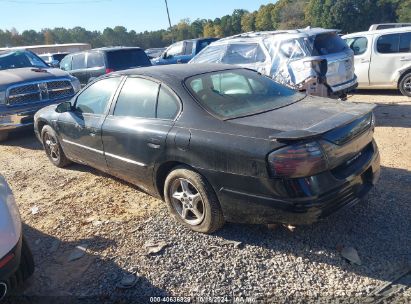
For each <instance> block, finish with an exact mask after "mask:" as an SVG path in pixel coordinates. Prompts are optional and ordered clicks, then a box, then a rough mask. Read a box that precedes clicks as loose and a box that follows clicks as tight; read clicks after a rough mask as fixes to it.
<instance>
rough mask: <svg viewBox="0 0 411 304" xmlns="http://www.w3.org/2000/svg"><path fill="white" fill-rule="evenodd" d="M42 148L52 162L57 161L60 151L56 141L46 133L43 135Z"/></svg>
mask: <svg viewBox="0 0 411 304" xmlns="http://www.w3.org/2000/svg"><path fill="white" fill-rule="evenodd" d="M44 147H45V149H46V152H47V155H49V156H50V157H51V159H52V160H53V161H58V160H59V157H60V149H59V145H58V142H57V139H56V138H54V137H53V136H51V135H50V134H49V133H48V132H47V133H46V134H44Z"/></svg>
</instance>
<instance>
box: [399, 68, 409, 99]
mask: <svg viewBox="0 0 411 304" xmlns="http://www.w3.org/2000/svg"><path fill="white" fill-rule="evenodd" d="M398 88H399V89H400V91H401V94H402V95H404V96H407V97H411V72H409V73H407V74H405V75H404V76H403V77H402V78H401V80H400V83H399V85H398Z"/></svg>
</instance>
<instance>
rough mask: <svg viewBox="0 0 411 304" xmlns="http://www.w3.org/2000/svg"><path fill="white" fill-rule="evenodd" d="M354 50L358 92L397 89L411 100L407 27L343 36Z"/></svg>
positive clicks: (410, 30)
mask: <svg viewBox="0 0 411 304" xmlns="http://www.w3.org/2000/svg"><path fill="white" fill-rule="evenodd" d="M343 39H344V40H345V41H346V42H347V44H348V46H349V47H350V48H351V49H352V50H353V51H354V63H355V73H356V75H357V77H358V87H359V88H362V89H399V90H400V91H401V93H402V94H403V95H405V96H409V97H411V27H403V28H393V29H387V30H377V31H367V32H360V33H353V34H349V35H345V36H343Z"/></svg>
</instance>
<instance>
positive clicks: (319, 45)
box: [310, 33, 348, 56]
mask: <svg viewBox="0 0 411 304" xmlns="http://www.w3.org/2000/svg"><path fill="white" fill-rule="evenodd" d="M310 42H311V43H313V46H312V55H313V56H321V55H328V54H335V53H340V52H343V51H345V50H347V49H348V45H347V44H346V43H345V41H344V40H342V39H341V37H340V36H338V35H337V34H336V33H325V34H320V35H317V36H315V37H312V38H311V39H310Z"/></svg>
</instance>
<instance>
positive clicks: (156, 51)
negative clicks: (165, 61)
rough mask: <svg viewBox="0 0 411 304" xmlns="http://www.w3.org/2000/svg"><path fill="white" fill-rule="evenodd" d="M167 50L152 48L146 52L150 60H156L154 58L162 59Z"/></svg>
mask: <svg viewBox="0 0 411 304" xmlns="http://www.w3.org/2000/svg"><path fill="white" fill-rule="evenodd" d="M166 49H167V48H151V49H146V50H145V52H146V54H147V56H148V58H149V59H154V58H157V57H160V56H161V54H162V53H163V52H164V51H165V50H166Z"/></svg>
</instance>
